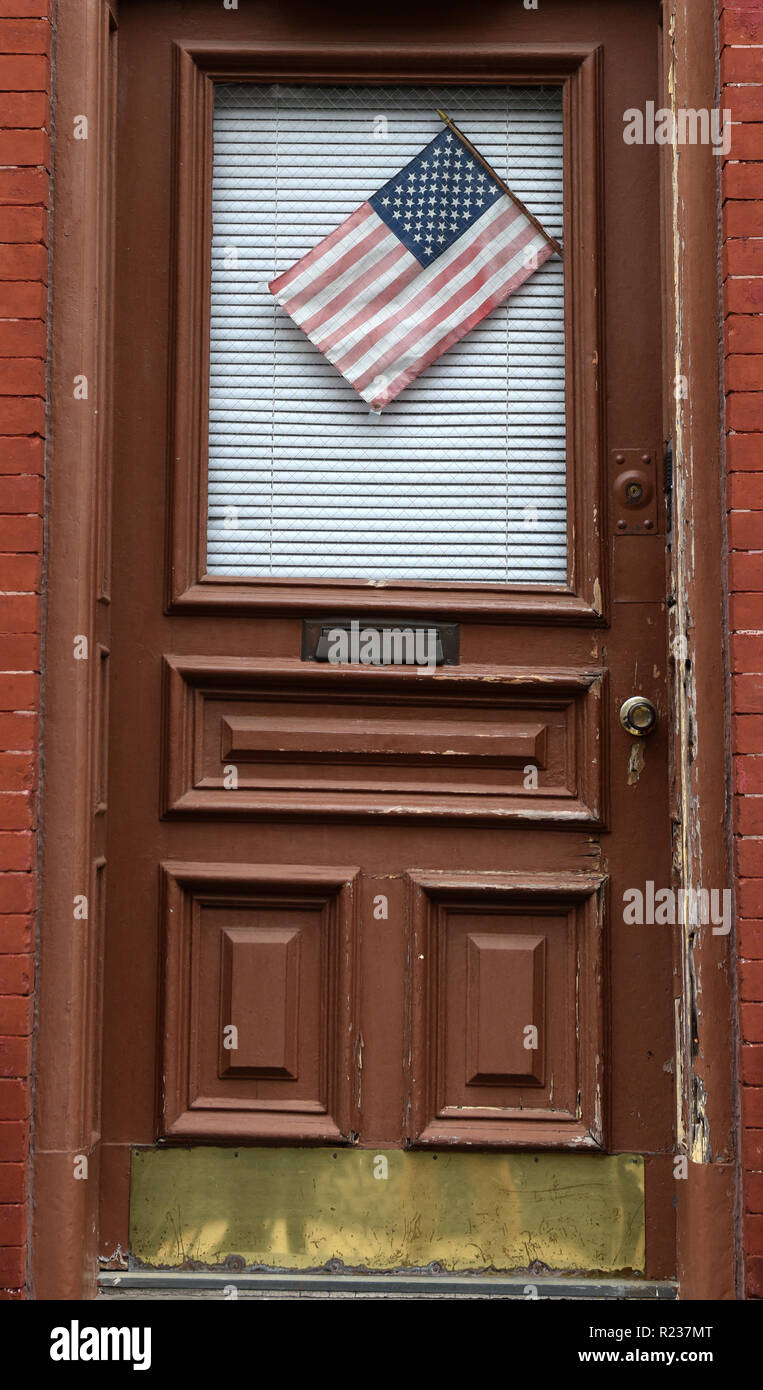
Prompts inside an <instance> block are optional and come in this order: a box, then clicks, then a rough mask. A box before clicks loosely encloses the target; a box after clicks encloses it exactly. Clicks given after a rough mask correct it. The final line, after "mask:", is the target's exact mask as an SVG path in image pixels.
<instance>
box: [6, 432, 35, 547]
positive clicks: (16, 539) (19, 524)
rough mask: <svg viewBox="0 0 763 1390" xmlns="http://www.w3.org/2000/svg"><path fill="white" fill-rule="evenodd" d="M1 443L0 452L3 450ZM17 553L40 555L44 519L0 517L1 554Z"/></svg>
mask: <svg viewBox="0 0 763 1390" xmlns="http://www.w3.org/2000/svg"><path fill="white" fill-rule="evenodd" d="M2 447H3V446H2V443H0V450H1V449H2ZM11 550H13V551H16V552H17V553H18V554H19V555H23V554H26V553H29V554H35V555H39V554H40V552H41V550H42V518H41V517H39V516H0V554H2V553H4V552H6V551H11Z"/></svg>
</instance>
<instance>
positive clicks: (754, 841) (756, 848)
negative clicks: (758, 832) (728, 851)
mask: <svg viewBox="0 0 763 1390" xmlns="http://www.w3.org/2000/svg"><path fill="white" fill-rule="evenodd" d="M734 857H735V863H736V871H737V873H738V874H739V876H740V877H741V878H763V839H761V838H760V837H759V836H752V835H750V836H741V835H738V836H737V837H736V839H735V841H734Z"/></svg>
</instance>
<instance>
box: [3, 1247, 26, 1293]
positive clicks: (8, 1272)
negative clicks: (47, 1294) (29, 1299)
mask: <svg viewBox="0 0 763 1390" xmlns="http://www.w3.org/2000/svg"><path fill="white" fill-rule="evenodd" d="M25 1282H26V1246H24V1245H19V1246H15V1245H7V1246H5V1247H4V1248H0V1288H4V1289H21V1288H23V1287H24V1284H25Z"/></svg>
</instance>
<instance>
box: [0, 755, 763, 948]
mask: <svg viewBox="0 0 763 1390" xmlns="http://www.w3.org/2000/svg"><path fill="white" fill-rule="evenodd" d="M36 779H37V762H36V759H35V757H34V754H32V753H0V792H25V791H31V790H32V788H33V787H34V786H35V783H36ZM761 875H763V853H761ZM2 939H3V937H2V928H1V927H0V951H2V950H4V949H5V948H4V947H3V944H2Z"/></svg>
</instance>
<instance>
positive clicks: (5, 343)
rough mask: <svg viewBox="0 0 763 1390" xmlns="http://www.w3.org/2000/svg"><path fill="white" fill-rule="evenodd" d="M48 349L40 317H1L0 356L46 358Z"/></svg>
mask: <svg viewBox="0 0 763 1390" xmlns="http://www.w3.org/2000/svg"><path fill="white" fill-rule="evenodd" d="M46 351H47V344H46V332H45V324H44V323H42V322H41V321H40V320H39V319H15V320H10V321H9V320H7V319H0V358H2V357H40V358H44V357H45V354H46ZM0 366H2V363H0ZM43 381H44V373H43ZM5 471H6V470H5V469H3V472H5ZM9 471H10V470H9Z"/></svg>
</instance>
